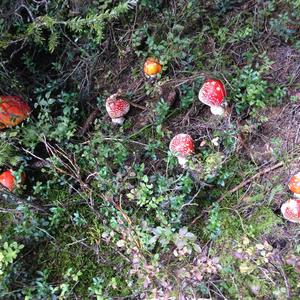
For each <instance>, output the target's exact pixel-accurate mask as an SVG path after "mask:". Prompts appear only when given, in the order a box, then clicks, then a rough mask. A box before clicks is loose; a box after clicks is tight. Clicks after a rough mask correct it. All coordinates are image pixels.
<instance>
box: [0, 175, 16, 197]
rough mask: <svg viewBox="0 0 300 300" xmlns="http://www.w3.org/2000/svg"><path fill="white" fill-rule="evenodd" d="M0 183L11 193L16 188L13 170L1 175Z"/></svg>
mask: <svg viewBox="0 0 300 300" xmlns="http://www.w3.org/2000/svg"><path fill="white" fill-rule="evenodd" d="M0 183H1V184H2V185H3V186H5V187H6V188H7V189H8V190H10V191H11V192H12V191H13V190H14V188H15V176H14V175H13V174H12V171H11V170H7V171H4V172H3V173H2V174H1V175H0Z"/></svg>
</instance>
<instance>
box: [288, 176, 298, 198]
mask: <svg viewBox="0 0 300 300" xmlns="http://www.w3.org/2000/svg"><path fill="white" fill-rule="evenodd" d="M289 189H290V190H291V191H292V192H293V193H294V195H295V197H296V198H300V172H299V173H297V174H296V175H294V176H292V178H291V179H290V182H289Z"/></svg>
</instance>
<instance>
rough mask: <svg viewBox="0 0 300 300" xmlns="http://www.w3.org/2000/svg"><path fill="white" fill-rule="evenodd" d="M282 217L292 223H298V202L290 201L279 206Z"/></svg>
mask: <svg viewBox="0 0 300 300" xmlns="http://www.w3.org/2000/svg"><path fill="white" fill-rule="evenodd" d="M281 213H282V215H283V217H284V218H285V219H286V220H288V221H290V222H293V223H300V200H299V199H290V200H288V201H286V202H284V203H283V204H282V206H281Z"/></svg>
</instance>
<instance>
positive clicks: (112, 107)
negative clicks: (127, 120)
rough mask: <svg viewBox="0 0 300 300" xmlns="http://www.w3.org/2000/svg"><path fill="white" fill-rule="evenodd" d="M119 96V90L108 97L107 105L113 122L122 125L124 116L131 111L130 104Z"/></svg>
mask: <svg viewBox="0 0 300 300" xmlns="http://www.w3.org/2000/svg"><path fill="white" fill-rule="evenodd" d="M118 96H119V92H118V93H116V94H113V95H111V96H110V97H108V98H107V99H106V104H105V106H106V111H107V113H108V115H109V116H110V117H111V120H112V122H113V123H115V124H120V125H122V124H123V122H124V116H125V115H126V114H127V113H128V112H129V109H130V104H129V103H128V102H127V101H125V100H123V99H121V98H119V97H118Z"/></svg>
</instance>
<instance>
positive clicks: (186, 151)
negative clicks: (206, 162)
mask: <svg viewBox="0 0 300 300" xmlns="http://www.w3.org/2000/svg"><path fill="white" fill-rule="evenodd" d="M169 149H170V151H171V152H172V153H173V154H175V156H176V157H177V159H178V162H179V164H180V165H181V166H182V167H183V168H184V167H185V165H186V162H187V156H189V155H191V154H193V153H195V146H194V141H193V139H192V137H191V136H190V135H189V134H185V133H180V134H177V135H175V136H174V137H173V139H172V140H171V142H170V146H169Z"/></svg>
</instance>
